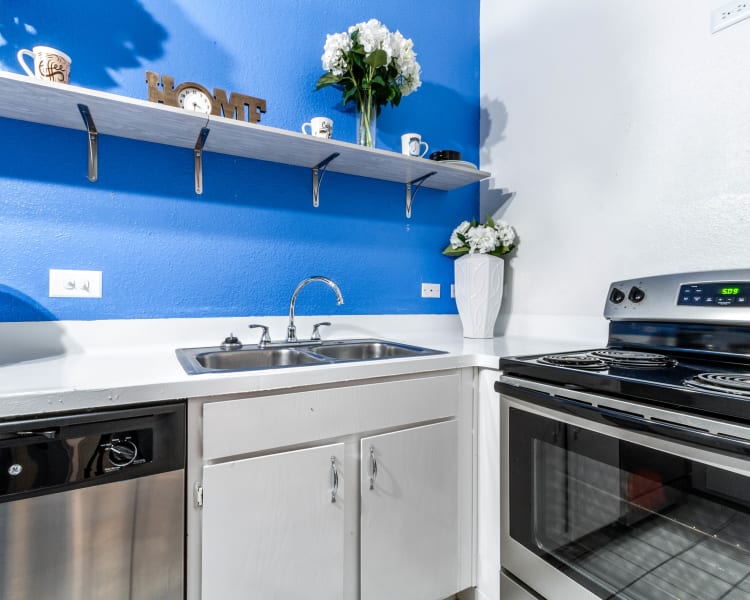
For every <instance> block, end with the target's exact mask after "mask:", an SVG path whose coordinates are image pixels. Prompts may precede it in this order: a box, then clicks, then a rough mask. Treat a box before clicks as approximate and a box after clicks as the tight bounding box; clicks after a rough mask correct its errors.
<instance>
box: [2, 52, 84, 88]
mask: <svg viewBox="0 0 750 600" xmlns="http://www.w3.org/2000/svg"><path fill="white" fill-rule="evenodd" d="M25 56H30V57H31V58H32V60H33V61H34V71H32V70H31V69H29V66H28V65H27V64H26V60H25V59H24V57H25ZM16 58H17V59H18V62H19V63H20V64H21V67H22V68H23V70H24V71H26V74H27V75H29V77H36V78H37V79H43V80H46V81H56V82H58V83H68V80H69V79H70V63H71V62H72V61H71V60H70V56H68V55H67V54H65V52H63V51H62V50H57V49H56V48H50V47H49V46H34V48H33V49H31V50H26V49H21V50H19V51H18V53H17V54H16Z"/></svg>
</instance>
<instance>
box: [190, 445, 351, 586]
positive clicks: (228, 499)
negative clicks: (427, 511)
mask: <svg viewBox="0 0 750 600" xmlns="http://www.w3.org/2000/svg"><path fill="white" fill-rule="evenodd" d="M332 458H333V465H334V466H335V468H336V472H337V478H338V487H337V491H335V496H334V489H335V485H334V474H333V471H332ZM343 464H344V444H332V445H329V446H322V447H319V448H309V449H305V450H297V451H294V452H283V453H279V454H272V455H270V456H261V457H258V458H249V459H244V460H237V461H233V462H228V463H223V464H217V465H209V466H206V467H204V469H203V515H202V517H203V525H202V552H201V554H202V563H203V564H202V597H203V599H204V600H218V599H220V598H227V599H229V598H244V599H247V600H252V599H255V598H257V599H258V600H310V598H326V599H339V600H341V599H342V598H343V585H344V576H343V564H344V494H343V490H344V485H343V484H344V481H343V473H342V468H343ZM332 498H334V499H335V502H332V501H331V500H332Z"/></svg>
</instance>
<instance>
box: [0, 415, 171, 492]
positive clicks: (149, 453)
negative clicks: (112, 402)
mask: <svg viewBox="0 0 750 600" xmlns="http://www.w3.org/2000/svg"><path fill="white" fill-rule="evenodd" d="M184 466H185V406H184V404H173V405H164V406H158V407H153V408H148V409H146V408H141V409H125V410H120V411H110V412H102V413H90V414H84V415H80V416H78V415H74V416H63V417H58V418H54V417H53V418H45V419H40V420H28V421H19V422H15V423H14V422H7V423H0V503H2V502H5V501H8V500H12V499H15V498H17V497H20V496H30V495H37V494H41V493H50V491H54V490H58V489H60V490H63V489H73V488H76V487H85V486H89V485H96V484H99V483H107V482H109V481H119V480H123V479H131V478H135V477H143V476H146V475H150V474H155V473H161V472H165V471H171V470H175V469H182V468H184Z"/></svg>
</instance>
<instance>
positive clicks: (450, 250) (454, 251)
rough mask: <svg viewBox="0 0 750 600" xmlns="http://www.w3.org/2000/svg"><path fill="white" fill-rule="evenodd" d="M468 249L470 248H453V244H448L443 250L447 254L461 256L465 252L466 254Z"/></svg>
mask: <svg viewBox="0 0 750 600" xmlns="http://www.w3.org/2000/svg"><path fill="white" fill-rule="evenodd" d="M468 251H469V249H468V248H453V246H451V245H450V244H448V247H447V248H446V249H445V250H443V254H445V255H446V256H461V255H463V254H466V253H467V252H468Z"/></svg>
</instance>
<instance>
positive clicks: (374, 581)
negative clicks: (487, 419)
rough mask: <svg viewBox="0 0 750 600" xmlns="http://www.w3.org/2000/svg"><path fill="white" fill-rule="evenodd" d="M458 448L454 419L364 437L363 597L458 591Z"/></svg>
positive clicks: (412, 599)
mask: <svg viewBox="0 0 750 600" xmlns="http://www.w3.org/2000/svg"><path fill="white" fill-rule="evenodd" d="M456 450H457V428H456V422H455V421H446V422H444V423H437V424H435V425H426V426H424V427H415V428H413V429H406V430H402V431H397V432H394V433H388V434H384V435H377V436H372V437H369V438H363V439H362V441H361V452H362V480H361V495H362V509H361V510H362V517H361V524H362V530H361V589H362V600H399V599H408V600H439V599H441V598H445V597H447V596H449V595H451V594H454V593H456V592H457V591H459V590H458V589H457V587H458V541H459V540H458V488H457V486H458V473H457V468H458V467H457V460H456Z"/></svg>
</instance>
